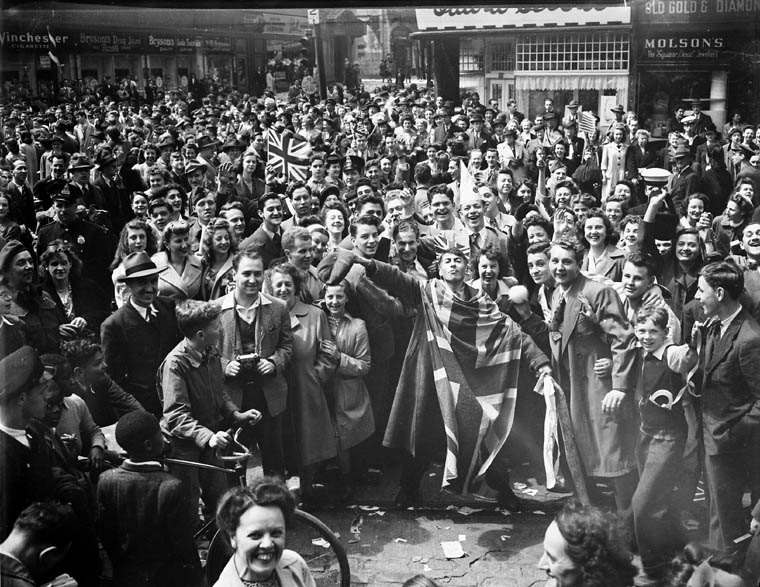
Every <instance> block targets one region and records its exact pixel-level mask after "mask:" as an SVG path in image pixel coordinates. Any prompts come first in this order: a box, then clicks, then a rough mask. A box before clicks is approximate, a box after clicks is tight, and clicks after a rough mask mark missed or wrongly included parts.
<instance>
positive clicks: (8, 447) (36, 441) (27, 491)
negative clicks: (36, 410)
mask: <svg viewBox="0 0 760 587" xmlns="http://www.w3.org/2000/svg"><path fill="white" fill-rule="evenodd" d="M27 436H28V437H29V444H30V448H27V447H25V446H24V445H22V444H21V443H20V442H18V441H17V440H15V439H14V438H12V437H11V436H9V435H8V434H6V433H5V432H2V431H0V540H5V538H6V537H7V536H8V534H9V533H10V531H11V529H12V528H13V522H14V521H15V520H16V518H17V517H18V515H19V514H20V513H21V512H22V511H23V510H24V508H26V507H27V506H28V505H30V504H32V503H33V502H35V501H44V500H46V499H51V498H52V497H53V496H54V495H55V492H54V479H53V458H52V456H51V454H50V450H49V448H48V446H47V444H46V443H45V440H44V438H45V435H44V431H43V425H42V424H40V423H38V422H32V423H30V424H29V426H28V427H27Z"/></svg>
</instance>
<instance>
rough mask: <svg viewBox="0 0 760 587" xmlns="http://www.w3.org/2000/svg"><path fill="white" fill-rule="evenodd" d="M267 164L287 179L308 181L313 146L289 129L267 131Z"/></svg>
mask: <svg viewBox="0 0 760 587" xmlns="http://www.w3.org/2000/svg"><path fill="white" fill-rule="evenodd" d="M267 143H268V144H267V153H268V157H267V164H268V165H269V166H271V167H272V168H273V169H274V171H275V172H277V173H282V175H283V177H284V178H285V179H286V180H287V181H291V180H297V181H306V175H307V171H308V167H309V156H310V155H311V146H310V145H309V141H307V140H306V139H305V138H303V137H301V136H299V135H295V134H293V133H292V132H290V131H289V130H284V131H281V132H278V131H276V130H274V129H271V128H270V129H269V131H268V132H267Z"/></svg>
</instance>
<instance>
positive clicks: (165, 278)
mask: <svg viewBox="0 0 760 587" xmlns="http://www.w3.org/2000/svg"><path fill="white" fill-rule="evenodd" d="M151 259H152V260H153V262H154V263H155V264H156V267H158V268H159V269H160V268H162V267H167V269H166V271H162V272H161V273H159V274H158V295H160V296H164V297H167V298H173V299H175V300H190V299H195V298H196V297H198V292H199V291H200V289H201V273H202V272H203V268H202V266H201V260H200V259H199V258H198V257H196V256H195V255H188V256H187V263H185V269H184V270H183V271H182V275H180V274H179V273H177V271H176V270H175V269H174V267H173V266H172V264H171V263H170V262H169V255H168V254H167V253H166V252H165V251H161V252H160V253H156V254H155V255H153V256H152V257H151Z"/></svg>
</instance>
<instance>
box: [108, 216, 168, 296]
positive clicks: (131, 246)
mask: <svg viewBox="0 0 760 587" xmlns="http://www.w3.org/2000/svg"><path fill="white" fill-rule="evenodd" d="M143 251H145V252H146V253H148V255H151V256H152V255H155V254H156V252H157V251H158V243H157V242H156V235H155V233H154V232H153V229H152V228H151V227H150V225H149V224H148V223H147V222H146V221H145V220H142V219H139V218H135V219H133V220H130V221H129V222H127V224H126V225H125V226H124V228H122V229H121V234H119V244H118V245H117V246H116V254H115V255H114V258H113V261H112V262H111V267H110V269H111V281H112V282H113V288H114V299H115V300H116V306H117V307H118V308H121V307H122V306H123V305H124V303H125V302H126V301H127V300H128V299H129V291H128V290H127V286H126V285H125V284H124V282H123V281H120V280H121V279H122V278H123V277H124V265H123V261H124V259H125V258H126V257H127V255H129V254H130V253H141V252H143Z"/></svg>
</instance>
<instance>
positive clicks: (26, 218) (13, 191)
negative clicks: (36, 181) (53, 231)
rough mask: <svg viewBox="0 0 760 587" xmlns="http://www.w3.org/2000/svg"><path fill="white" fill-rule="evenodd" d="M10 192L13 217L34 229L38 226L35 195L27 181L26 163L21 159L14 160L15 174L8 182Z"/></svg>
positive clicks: (28, 227) (29, 228)
mask: <svg viewBox="0 0 760 587" xmlns="http://www.w3.org/2000/svg"><path fill="white" fill-rule="evenodd" d="M8 194H9V195H10V197H11V219H12V220H15V221H16V222H17V223H18V224H21V225H24V226H26V228H27V229H28V230H30V231H33V230H34V229H35V228H36V227H37V217H36V216H35V213H34V196H33V195H32V188H31V187H29V183H28V181H27V166H26V163H25V162H24V161H22V160H20V159H17V160H16V161H14V162H13V174H12V176H11V181H10V182H9V183H8Z"/></svg>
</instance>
